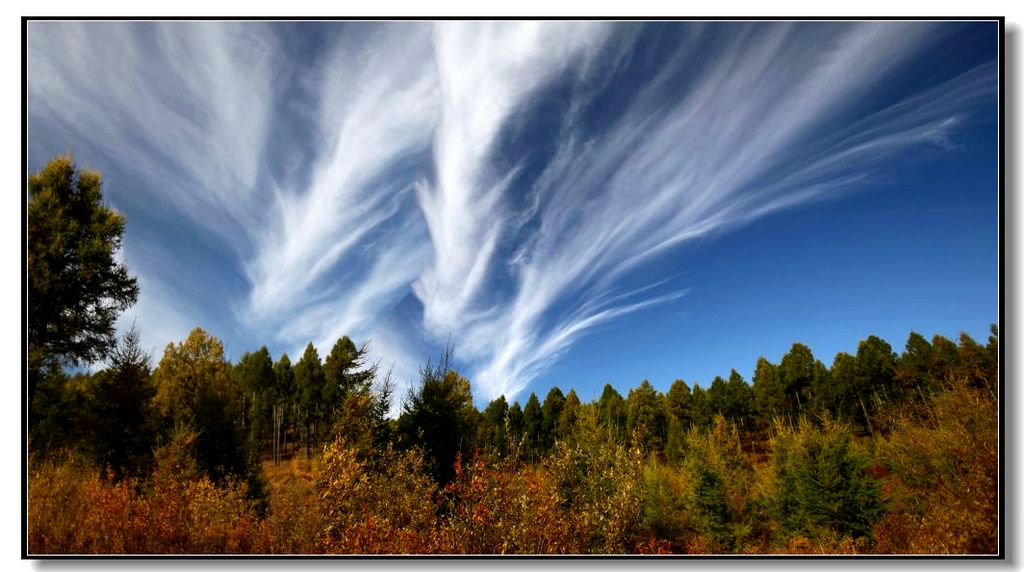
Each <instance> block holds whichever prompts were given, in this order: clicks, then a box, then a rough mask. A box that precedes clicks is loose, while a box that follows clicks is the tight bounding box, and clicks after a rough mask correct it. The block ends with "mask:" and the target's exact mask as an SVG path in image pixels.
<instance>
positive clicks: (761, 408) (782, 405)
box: [754, 357, 787, 422]
mask: <svg viewBox="0 0 1024 572" xmlns="http://www.w3.org/2000/svg"><path fill="white" fill-rule="evenodd" d="M754 402H755V404H756V407H757V411H758V413H759V414H760V417H761V420H762V422H765V421H770V420H771V419H772V418H773V417H775V416H777V415H783V414H785V413H786V411H787V409H786V405H787V400H786V387H785V386H784V385H783V383H782V379H781V377H780V375H779V368H778V366H776V365H775V364H773V363H772V362H770V361H768V360H767V359H765V358H764V357H760V358H758V359H757V365H756V366H755V368H754Z"/></svg>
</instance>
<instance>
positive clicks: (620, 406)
mask: <svg viewBox="0 0 1024 572" xmlns="http://www.w3.org/2000/svg"><path fill="white" fill-rule="evenodd" d="M627 419H628V413H627V411H626V400H625V399H623V398H622V394H620V393H619V392H618V391H616V390H615V388H614V387H612V384H610V383H606V384H604V390H602V391H601V399H600V400H599V401H598V402H597V420H598V423H599V424H600V426H601V428H602V429H603V430H604V431H605V432H607V433H608V434H609V435H611V436H612V437H613V438H615V439H625V438H626V423H627Z"/></svg>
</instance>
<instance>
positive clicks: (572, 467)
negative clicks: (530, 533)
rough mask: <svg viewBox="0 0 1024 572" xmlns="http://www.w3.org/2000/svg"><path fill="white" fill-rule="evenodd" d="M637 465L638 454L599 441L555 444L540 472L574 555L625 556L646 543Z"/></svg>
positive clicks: (640, 462) (640, 465)
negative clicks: (563, 518) (563, 517)
mask: <svg viewBox="0 0 1024 572" xmlns="http://www.w3.org/2000/svg"><path fill="white" fill-rule="evenodd" d="M595 435H596V433H595ZM643 460H644V458H643V455H642V453H641V452H640V450H639V449H638V448H626V447H625V446H623V445H621V444H618V443H615V442H614V441H610V440H606V439H601V438H596V439H591V440H579V441H577V442H576V443H574V444H573V445H568V444H566V443H562V442H559V443H557V444H556V446H555V451H554V452H553V453H552V454H551V455H550V456H549V457H548V459H547V461H546V464H545V468H546V470H547V471H549V472H550V476H551V478H552V479H553V481H554V483H555V487H556V490H557V492H558V498H559V501H560V503H561V506H562V508H563V510H565V511H567V513H568V518H569V519H570V527H571V530H572V531H573V534H574V535H575V536H576V537H577V538H578V541H579V542H580V545H579V550H578V551H579V552H584V553H628V552H632V551H633V549H634V548H635V545H636V544H637V543H643V542H644V541H647V540H650V539H649V538H646V537H645V535H644V534H643V529H642V525H641V515H642V510H643V509H642V505H643V484H642V481H643V474H642V472H643V471H642V469H643Z"/></svg>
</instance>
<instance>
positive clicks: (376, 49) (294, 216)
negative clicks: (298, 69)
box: [244, 25, 438, 348]
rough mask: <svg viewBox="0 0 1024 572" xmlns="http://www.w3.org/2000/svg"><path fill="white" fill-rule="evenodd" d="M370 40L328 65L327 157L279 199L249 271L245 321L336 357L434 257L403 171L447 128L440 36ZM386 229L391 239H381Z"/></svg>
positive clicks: (418, 29)
mask: <svg viewBox="0 0 1024 572" xmlns="http://www.w3.org/2000/svg"><path fill="white" fill-rule="evenodd" d="M361 40H362V41H363V42H364V43H361V44H359V45H353V44H351V43H346V42H339V43H338V44H337V45H336V46H335V48H334V49H333V51H332V53H331V54H330V55H329V56H328V58H327V63H325V64H323V66H322V70H321V74H320V77H319V78H318V80H319V81H318V83H317V90H318V94H319V97H318V99H319V109H320V111H319V122H318V123H319V128H320V131H321V133H320V134H319V138H320V140H322V141H323V142H324V143H325V145H326V150H325V152H324V153H323V155H322V157H321V159H320V160H319V162H318V163H317V164H316V166H315V168H314V172H313V176H312V179H311V182H310V184H309V185H308V186H303V187H297V188H283V189H278V190H277V192H276V201H275V203H274V204H273V205H272V208H271V213H272V214H271V216H270V220H269V221H268V224H267V225H266V227H265V232H263V233H262V234H261V235H260V236H258V237H257V238H256V240H255V244H256V248H255V251H254V254H253V256H252V257H251V258H250V259H248V260H247V261H246V263H245V267H246V274H247V276H248V278H249V280H250V281H251V284H252V289H251V291H250V294H249V298H248V305H247V307H246V309H245V312H244V318H245V319H246V320H247V321H248V322H250V323H254V324H259V325H260V326H261V327H263V328H268V326H269V327H270V328H275V329H276V331H277V332H278V335H279V337H280V338H282V339H284V340H294V339H302V338H303V337H306V339H315V340H316V341H317V342H318V343H317V345H318V346H326V347H328V348H329V347H330V344H331V343H333V339H329V338H336V337H340V335H343V334H347V335H350V336H353V335H361V334H362V333H363V332H366V331H368V330H369V329H370V327H371V325H372V322H373V320H374V319H375V318H376V316H377V315H378V314H379V313H380V312H381V311H383V310H385V309H387V307H388V303H389V302H392V303H393V300H394V299H395V298H396V296H397V297H399V298H400V297H401V295H404V292H402V290H403V289H404V290H406V291H407V290H408V286H409V284H410V283H411V282H412V281H413V280H415V279H416V276H417V275H418V273H419V269H420V267H421V266H422V262H421V261H422V260H425V258H426V256H427V255H428V254H429V250H428V249H427V248H426V246H427V245H428V244H429V243H428V242H427V241H426V240H425V236H424V229H423V225H422V222H421V221H420V220H419V218H418V216H409V215H408V212H407V211H409V210H410V209H411V208H414V203H413V187H414V185H415V181H414V180H412V179H411V178H410V176H408V175H404V176H403V175H400V174H399V175H396V174H394V173H393V172H392V171H395V170H397V169H399V168H400V163H401V161H403V160H407V159H409V158H410V156H414V155H415V154H417V153H421V154H422V153H425V152H426V150H427V149H428V147H429V145H430V140H431V135H432V133H433V129H434V125H435V123H436V118H437V105H438V95H437V81H436V74H435V73H434V71H433V66H432V65H431V60H430V52H429V47H430V28H429V26H425V25H405V26H393V27H386V28H385V27H379V28H377V29H375V30H374V31H373V32H372V33H371V34H370V35H369V37H364V38H361ZM422 176H423V173H422V171H419V172H418V175H417V177H419V178H422ZM403 213H404V214H403ZM399 218H400V219H401V223H400V224H391V223H394V222H395V220H396V219H399ZM385 224H391V227H390V229H389V230H388V235H387V237H386V238H384V239H380V238H378V239H376V240H374V236H373V233H374V232H379V231H380V229H381V227H382V225H385ZM360 254H362V255H368V256H369V258H371V259H372V260H373V262H371V263H369V268H368V269H367V268H352V263H351V261H352V260H353V258H356V257H357V255H360ZM268 329H269V328H268Z"/></svg>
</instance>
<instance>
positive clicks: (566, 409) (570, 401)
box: [555, 389, 583, 441]
mask: <svg viewBox="0 0 1024 572" xmlns="http://www.w3.org/2000/svg"><path fill="white" fill-rule="evenodd" d="M582 407H583V406H582V404H581V403H580V398H579V396H577V395H576V390H575V389H570V390H569V395H566V396H565V403H564V404H563V405H562V411H561V413H559V415H558V420H557V422H556V423H555V438H556V439H558V440H559V441H567V440H569V439H570V438H571V437H572V435H573V432H574V431H575V429H576V422H577V420H578V419H579V416H580V410H581V408H582Z"/></svg>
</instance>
